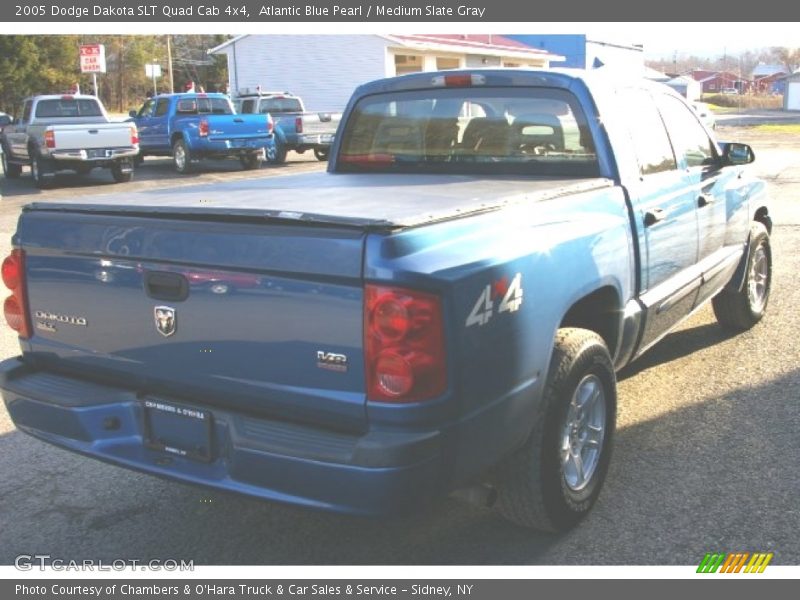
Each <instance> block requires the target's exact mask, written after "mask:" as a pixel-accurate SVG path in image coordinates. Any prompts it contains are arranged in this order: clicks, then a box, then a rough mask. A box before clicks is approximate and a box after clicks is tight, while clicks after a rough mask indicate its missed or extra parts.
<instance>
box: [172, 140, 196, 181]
mask: <svg viewBox="0 0 800 600" xmlns="http://www.w3.org/2000/svg"><path fill="white" fill-rule="evenodd" d="M172 160H173V162H174V163H175V170H176V171H177V172H178V173H181V174H184V175H185V174H186V173H191V172H192V157H191V155H190V154H189V148H188V147H187V146H186V142H184V141H183V140H180V139H179V140H175V143H174V144H172Z"/></svg>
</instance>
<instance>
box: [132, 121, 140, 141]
mask: <svg viewBox="0 0 800 600" xmlns="http://www.w3.org/2000/svg"><path fill="white" fill-rule="evenodd" d="M138 143H139V132H138V131H137V130H136V125H131V145H132V146H135V145H136V144H138Z"/></svg>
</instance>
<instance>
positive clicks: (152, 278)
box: [144, 271, 189, 302]
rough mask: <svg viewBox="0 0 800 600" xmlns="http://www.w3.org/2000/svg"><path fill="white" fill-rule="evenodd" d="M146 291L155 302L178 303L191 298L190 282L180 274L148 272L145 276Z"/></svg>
mask: <svg viewBox="0 0 800 600" xmlns="http://www.w3.org/2000/svg"><path fill="white" fill-rule="evenodd" d="M144 291H145V293H146V294H147V295H148V296H150V297H151V298H153V299H155V300H170V301H172V302H176V301H180V300H186V298H188V297H189V282H188V281H187V280H186V277H184V276H183V275H181V274H180V273H170V272H168V271H148V272H147V273H145V275H144Z"/></svg>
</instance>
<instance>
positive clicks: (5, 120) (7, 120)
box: [0, 112, 14, 133]
mask: <svg viewBox="0 0 800 600" xmlns="http://www.w3.org/2000/svg"><path fill="white" fill-rule="evenodd" d="M13 122H14V118H13V117H12V116H11V115H9V114H6V113H4V112H0V133H2V132H3V128H4V127H5V126H6V125H11V124H12V123H13Z"/></svg>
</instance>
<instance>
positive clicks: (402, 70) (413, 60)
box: [394, 54, 422, 75]
mask: <svg viewBox="0 0 800 600" xmlns="http://www.w3.org/2000/svg"><path fill="white" fill-rule="evenodd" d="M420 71H422V56H418V55H416V54H395V55H394V72H395V74H396V75H405V74H406V73H419V72H420Z"/></svg>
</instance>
